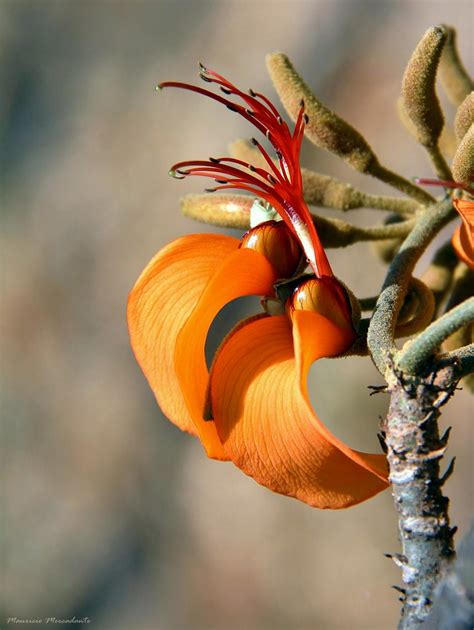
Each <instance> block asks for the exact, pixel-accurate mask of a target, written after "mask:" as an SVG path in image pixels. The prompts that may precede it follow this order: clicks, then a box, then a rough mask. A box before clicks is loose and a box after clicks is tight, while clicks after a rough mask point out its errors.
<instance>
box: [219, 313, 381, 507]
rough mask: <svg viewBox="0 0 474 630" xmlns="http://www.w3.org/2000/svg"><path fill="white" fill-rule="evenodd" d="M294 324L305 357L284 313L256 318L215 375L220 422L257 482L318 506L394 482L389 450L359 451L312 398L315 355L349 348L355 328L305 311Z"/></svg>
mask: <svg viewBox="0 0 474 630" xmlns="http://www.w3.org/2000/svg"><path fill="white" fill-rule="evenodd" d="M307 315H310V317H307ZM294 321H295V320H294ZM309 324H311V327H312V328H311V331H308V329H307V327H308V325H309ZM294 328H295V346H296V347H297V349H298V350H299V349H300V347H301V350H302V353H301V356H300V357H299V358H298V361H296V359H295V352H294V348H293V335H292V330H291V325H290V323H289V320H288V318H287V317H286V316H284V315H281V316H275V317H268V318H265V319H260V320H257V321H253V322H251V323H250V324H248V325H247V326H245V327H243V328H241V329H240V330H238V331H237V332H236V333H235V334H234V335H232V337H231V338H230V339H229V341H228V343H227V344H226V345H225V346H224V347H223V348H222V350H221V352H220V353H219V356H218V357H217V360H216V362H215V365H214V366H213V377H212V382H211V395H212V405H213V411H214V418H215V423H216V426H217V430H218V433H219V436H220V438H221V440H222V443H223V444H224V446H225V449H226V451H227V453H228V454H229V456H230V457H231V459H232V460H233V462H234V463H235V464H236V465H237V466H238V467H239V468H241V469H242V470H243V471H244V472H245V473H246V474H248V475H250V476H251V477H253V478H254V479H255V480H256V481H257V482H258V483H260V484H262V485H264V486H267V487H268V488H270V489H271V490H273V491H275V492H279V493H281V494H285V495H288V496H292V497H295V498H297V499H299V500H301V501H304V502H305V503H308V504H309V505H312V506H315V507H319V508H332V509H336V508H343V507H349V506H350V505H354V504H356V503H359V502H361V501H364V500H365V499H368V498H369V497H371V496H373V495H375V494H377V493H378V492H380V491H381V490H383V489H384V488H386V487H387V485H388V484H387V468H386V461H385V457H384V456H383V455H367V454H364V453H358V452H357V451H352V450H351V449H350V448H349V447H347V446H346V445H344V444H343V443H341V442H340V441H339V440H338V439H337V438H336V437H335V436H333V435H332V434H331V433H330V432H329V430H328V429H327V428H326V427H325V426H324V425H323V424H322V423H321V421H320V420H319V419H318V418H317V417H316V415H315V414H314V411H313V410H312V409H311V407H310V405H309V401H308V398H307V393H306V376H307V371H308V368H309V364H310V362H311V360H313V359H315V358H318V356H319V357H322V356H332V355H333V354H338V353H339V352H341V351H343V349H345V348H347V347H348V345H350V344H351V343H352V333H350V334H351V339H349V337H348V333H347V331H341V330H340V329H339V328H337V326H335V324H333V323H331V322H330V321H329V320H328V319H326V318H325V317H323V316H321V315H318V314H316V313H306V312H302V316H300V315H299V314H298V316H297V318H296V323H294ZM308 332H310V333H311V340H309V341H308V342H307V340H306V339H304V344H306V345H305V346H303V344H302V342H303V337H307V333H308ZM315 333H317V335H316V334H315ZM305 347H308V348H309V349H308V350H307V351H306V350H304V348H305Z"/></svg>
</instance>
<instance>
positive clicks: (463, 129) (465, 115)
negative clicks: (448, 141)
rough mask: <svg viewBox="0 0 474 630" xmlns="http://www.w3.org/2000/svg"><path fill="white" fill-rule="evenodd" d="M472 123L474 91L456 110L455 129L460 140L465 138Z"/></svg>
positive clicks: (473, 120) (473, 121)
mask: <svg viewBox="0 0 474 630" xmlns="http://www.w3.org/2000/svg"><path fill="white" fill-rule="evenodd" d="M472 123H474V92H471V93H470V94H468V95H467V96H466V98H465V99H464V100H463V102H462V103H461V105H459V107H458V110H457V112H456V118H455V119H454V130H455V132H456V137H457V139H458V140H459V141H461V140H462V139H463V138H464V136H465V135H466V133H467V132H468V131H469V128H470V126H471V125H472Z"/></svg>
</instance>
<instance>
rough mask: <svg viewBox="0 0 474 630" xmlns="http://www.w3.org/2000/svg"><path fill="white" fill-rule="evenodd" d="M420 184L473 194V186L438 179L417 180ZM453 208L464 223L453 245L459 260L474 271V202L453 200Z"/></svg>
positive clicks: (457, 230) (454, 238)
mask: <svg viewBox="0 0 474 630" xmlns="http://www.w3.org/2000/svg"><path fill="white" fill-rule="evenodd" d="M416 181H417V182H418V183H419V184H428V185H431V186H445V187H446V188H459V189H460V190H464V191H466V192H467V193H468V194H470V195H472V194H473V189H472V187H471V186H469V185H466V184H463V183H461V182H450V181H444V180H438V179H425V178H417V180H416ZM453 206H454V207H455V208H456V210H457V211H458V213H459V215H460V217H461V219H462V223H461V225H460V226H459V227H458V228H456V230H455V232H454V234H453V237H452V239H451V243H452V245H453V247H454V250H455V252H456V254H457V256H458V258H459V260H462V261H463V262H464V263H466V265H467V266H468V267H469V268H470V269H474V201H472V200H471V199H453Z"/></svg>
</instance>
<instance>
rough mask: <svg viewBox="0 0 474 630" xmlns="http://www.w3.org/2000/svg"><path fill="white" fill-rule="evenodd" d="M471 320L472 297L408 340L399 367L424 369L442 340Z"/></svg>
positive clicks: (412, 370) (413, 370)
mask: <svg viewBox="0 0 474 630" xmlns="http://www.w3.org/2000/svg"><path fill="white" fill-rule="evenodd" d="M471 322H474V297H472V298H469V299H468V300H466V301H465V302H462V303H461V304H459V305H458V306H456V307H455V308H453V309H451V310H450V311H448V312H447V313H445V314H444V315H443V316H442V317H440V318H439V319H437V320H436V321H434V322H433V323H432V324H430V325H429V326H428V328H426V330H424V331H423V332H422V333H420V334H419V335H418V337H416V338H415V339H414V340H413V341H411V342H409V343H408V344H407V347H406V350H403V351H402V353H401V355H400V358H399V361H398V365H399V367H400V369H401V370H402V371H403V372H408V373H410V374H416V373H418V372H422V371H424V370H425V369H426V366H427V364H428V361H429V360H430V358H431V357H432V356H433V355H434V354H435V353H436V351H437V350H438V348H439V347H440V346H441V344H442V343H443V341H444V340H445V339H447V338H448V337H449V336H450V335H452V334H453V333H454V332H456V330H459V328H461V327H462V326H466V325H467V324H470V323H471Z"/></svg>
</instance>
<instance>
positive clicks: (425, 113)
mask: <svg viewBox="0 0 474 630" xmlns="http://www.w3.org/2000/svg"><path fill="white" fill-rule="evenodd" d="M446 38H447V32H446V29H445V28H444V27H443V26H435V27H432V28H429V29H428V30H427V31H426V33H425V34H424V36H423V38H422V39H421V41H420V43H419V44H418V46H417V47H416V48H415V51H414V52H413V54H412V56H411V58H410V61H409V62H408V65H407V67H406V70H405V74H404V76H403V81H402V98H403V106H404V110H405V111H406V113H407V115H408V117H409V118H410V120H411V122H412V123H413V126H414V127H415V129H416V137H417V139H418V141H419V142H420V143H421V144H422V145H423V146H425V147H434V146H436V145H437V143H438V138H439V136H440V134H441V131H442V129H443V125H444V117H443V112H442V111H441V106H440V104H439V101H438V97H437V95H436V91H435V84H436V70H437V68H438V63H439V59H440V57H441V52H442V50H443V46H444V44H445V42H446Z"/></svg>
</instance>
